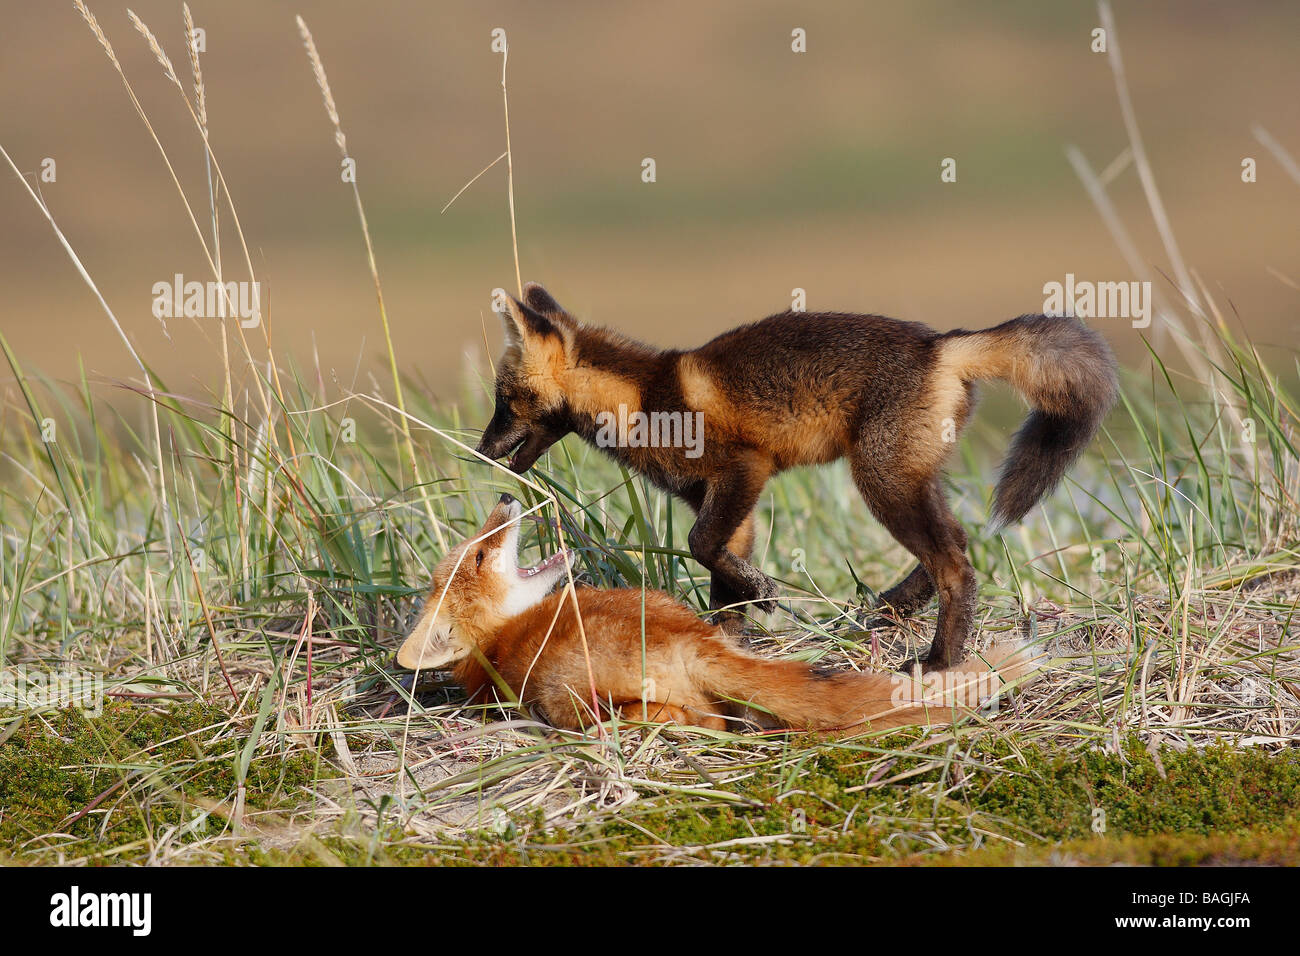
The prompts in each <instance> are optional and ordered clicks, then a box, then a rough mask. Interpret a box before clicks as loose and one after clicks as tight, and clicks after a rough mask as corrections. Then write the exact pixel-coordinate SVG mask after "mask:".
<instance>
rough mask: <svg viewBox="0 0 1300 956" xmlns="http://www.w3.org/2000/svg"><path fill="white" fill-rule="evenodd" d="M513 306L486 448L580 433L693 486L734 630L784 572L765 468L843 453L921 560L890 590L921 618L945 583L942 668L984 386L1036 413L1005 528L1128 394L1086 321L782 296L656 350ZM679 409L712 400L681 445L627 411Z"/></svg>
mask: <svg viewBox="0 0 1300 956" xmlns="http://www.w3.org/2000/svg"><path fill="white" fill-rule="evenodd" d="M502 317H503V319H504V322H505V331H506V353H505V358H504V359H503V360H502V362H501V365H500V367H499V369H498V372H497V379H496V410H495V413H494V414H493V416H492V420H491V421H490V422H489V423H488V427H487V429H486V430H485V431H484V432H483V437H482V440H481V441H480V442H479V448H478V450H479V452H480V453H482V454H483V455H486V456H487V457H489V458H500V457H502V456H504V455H506V454H507V453H509V452H510V451H512V450H514V455H513V457H512V458H511V459H510V468H511V469H512V470H513V471H515V472H520V473H522V472H524V471H526V470H527V469H528V468H530V467H531V466H532V465H533V463H534V462H536V461H537V459H538V458H539V457H540V456H541V455H542V453H543V452H545V451H546V449H547V448H549V447H550V446H551V445H553V444H554V443H555V442H557V441H559V440H560V439H561V438H563V437H564V436H565V435H567V434H568V433H570V432H576V433H577V434H579V435H581V436H582V437H583V438H584V439H586V440H587V441H589V442H592V443H593V444H596V445H598V446H600V447H603V448H605V450H606V451H608V452H609V453H610V454H612V455H613V456H614V457H615V458H617V459H618V460H619V461H620V462H622V463H623V464H624V465H626V466H627V467H629V468H631V469H633V470H635V471H638V472H640V473H641V474H643V475H645V476H646V477H648V478H649V479H650V480H651V481H653V482H654V483H655V484H657V485H659V486H660V487H662V488H664V489H665V490H667V491H669V492H671V493H672V494H675V495H677V496H678V497H680V498H682V499H683V500H684V501H685V502H686V503H687V504H688V505H690V507H691V508H692V509H694V511H695V512H696V521H695V525H694V527H692V528H691V532H690V536H689V539H688V540H689V543H690V549H691V554H692V555H694V557H695V559H696V560H697V561H699V562H700V564H702V565H704V567H706V568H708V569H709V572H710V575H711V581H710V597H709V606H710V608H711V609H713V610H715V611H718V612H721V613H720V614H719V615H717V616H716V617H715V620H721V621H722V622H723V623H724V624H725V625H726V626H728V627H731V628H734V626H735V624H736V623H737V617H736V615H735V614H734V612H733V613H731V614H727V613H726V612H727V610H728V609H731V608H734V607H736V606H738V605H740V604H744V603H751V604H754V605H756V606H757V607H758V608H759V609H760V610H764V611H770V610H774V609H775V606H776V602H775V598H776V596H777V586H776V582H775V581H773V580H772V579H771V578H769V577H768V576H767V575H766V574H764V573H763V572H761V571H759V570H758V569H757V568H755V567H754V566H753V565H752V564H750V563H749V556H750V553H751V551H752V549H753V543H754V525H753V520H754V519H753V512H754V507H755V505H756V504H757V503H758V499H759V495H760V493H761V492H762V490H763V486H764V485H765V484H766V483H767V480H768V479H769V478H771V477H772V476H773V475H775V474H777V473H779V472H781V471H784V470H786V469H787V468H792V467H794V466H796V465H819V464H824V463H827V462H831V461H835V460H836V459H839V458H844V457H847V458H848V459H849V463H850V466H851V469H852V473H853V480H854V482H855V483H856V484H857V486H858V490H859V491H860V492H861V493H862V497H863V498H864V499H865V500H866V503H867V507H868V508H870V509H871V512H872V514H874V515H875V516H876V518H877V520H879V521H880V522H881V523H882V524H884V526H885V527H886V528H887V529H888V530H889V532H890V533H891V534H892V535H893V536H894V537H895V538H896V539H897V540H898V542H899V543H900V544H902V545H903V546H904V547H905V548H907V550H908V551H910V552H911V553H912V554H913V555H914V556H915V557H916V559H917V561H918V562H919V564H918V565H917V566H916V567H915V568H914V569H913V570H912V571H911V573H910V574H908V575H907V576H906V577H905V578H904V579H903V580H902V581H900V582H899V583H898V584H896V585H894V586H893V587H892V588H890V589H889V590H887V591H885V592H884V593H883V594H882V595H881V601H882V604H883V605H887V606H888V607H889V608H891V609H892V610H893V611H894V612H896V613H898V614H903V615H906V614H911V613H913V612H914V611H916V610H918V609H919V608H921V607H923V606H924V605H925V604H926V603H927V602H928V601H929V600H930V598H932V597H933V596H934V595H935V593H936V592H937V593H938V596H939V623H938V628H937V631H936V633H935V637H934V642H933V644H932V645H931V648H930V652H929V655H928V657H927V658H926V660H925V666H926V669H927V670H928V669H931V668H946V667H951V666H952V665H953V664H954V663H956V662H957V661H959V660H961V658H962V655H963V650H964V647H965V644H966V639H967V637H968V636H969V635H970V633H971V629H972V624H973V617H974V613H975V597H976V585H975V572H974V570H973V569H972V568H971V565H970V561H968V560H967V558H966V533H965V531H963V530H962V527H961V525H960V524H958V522H957V520H956V518H954V517H953V515H952V512H951V511H949V509H948V505H947V502H946V501H945V500H944V496H943V490H942V488H941V485H940V468H941V467H942V465H943V462H944V459H945V458H946V457H947V455H948V452H949V451H950V450H951V449H952V448H953V447H954V445H955V443H956V439H957V434H958V432H959V431H960V430H961V428H962V427H963V426H964V425H965V424H966V421H967V419H968V418H969V417H970V414H971V410H972V408H973V406H974V403H975V387H974V386H975V382H977V381H979V380H981V379H1002V380H1005V381H1007V382H1010V383H1011V385H1012V386H1014V387H1015V388H1016V389H1017V390H1018V391H1019V392H1020V393H1021V394H1022V395H1023V396H1024V397H1025V398H1026V400H1027V401H1028V402H1029V404H1030V405H1031V406H1032V409H1033V410H1032V411H1031V412H1030V414H1029V417H1028V418H1027V419H1026V420H1025V423H1024V425H1023V426H1022V427H1021V428H1020V431H1019V432H1018V433H1017V434H1016V436H1015V438H1014V439H1013V441H1012V443H1011V449H1010V451H1009V452H1008V454H1007V457H1006V461H1005V462H1004V464H1003V466H1002V473H1001V477H1000V478H999V480H998V484H997V491H996V495H995V499H994V509H993V522H994V526H995V527H1000V526H1002V525H1005V524H1008V523H1010V522H1013V521H1017V520H1019V519H1020V518H1021V517H1023V516H1024V515H1025V513H1026V512H1028V511H1029V509H1030V508H1032V507H1033V506H1034V504H1035V503H1036V502H1037V501H1038V500H1039V499H1040V498H1042V497H1043V496H1044V495H1045V494H1047V493H1048V492H1049V491H1051V490H1052V488H1053V487H1055V485H1056V483H1057V482H1058V481H1059V480H1060V478H1061V476H1062V475H1063V474H1064V473H1065V470H1066V468H1068V467H1069V465H1070V463H1071V462H1073V461H1074V459H1075V458H1076V457H1077V456H1078V455H1079V453H1080V452H1081V451H1082V450H1083V449H1084V447H1085V446H1086V445H1087V444H1088V442H1089V441H1090V440H1091V439H1092V436H1093V435H1094V433H1095V432H1096V431H1097V428H1098V427H1099V425H1100V424H1101V421H1102V419H1103V418H1104V417H1105V415H1106V412H1107V411H1108V410H1109V409H1110V407H1111V405H1112V404H1113V403H1114V401H1115V397H1116V390H1117V386H1116V377H1115V359H1114V356H1113V355H1112V354H1111V351H1110V348H1109V347H1108V346H1107V345H1106V343H1105V341H1104V340H1103V339H1102V337H1101V336H1100V335H1098V334H1097V333H1096V332H1094V331H1092V330H1090V329H1088V328H1087V327H1086V326H1084V325H1083V324H1082V323H1081V322H1079V321H1078V320H1077V319H1074V318H1052V317H1048V316H1044V315H1023V316H1021V317H1020V318H1018V319H1012V320H1010V321H1009V322H1004V323H1002V324H1001V325H998V326H994V327H993V328H990V329H985V330H982V331H978V332H969V331H965V330H960V329H959V330H956V331H953V332H946V333H940V332H936V331H934V330H933V329H931V328H928V327H927V326H924V325H921V324H920V323H916V322H900V321H896V320H894V319H887V318H882V317H880V316H875V315H849V314H842V313H795V312H785V313H782V314H780V315H774V316H771V317H769V318H766V319H763V320H762V321H761V322H755V323H753V324H750V325H744V326H741V327H740V328H737V329H733V330H732V331H730V332H724V333H723V334H722V335H719V336H718V337H717V338H715V339H713V340H712V341H710V342H708V343H706V344H705V345H702V346H700V347H699V348H697V349H691V350H684V351H683V350H678V349H669V350H660V349H656V348H652V347H651V346H648V345H643V344H641V343H638V342H634V341H632V340H630V339H628V338H625V337H624V336H622V335H620V334H618V333H616V332H613V331H610V330H608V329H602V328H595V327H592V326H588V325H584V324H583V323H581V322H579V321H578V320H576V319H575V318H573V316H571V315H570V314H569V313H568V312H566V311H565V310H564V309H563V308H561V307H560V305H559V304H558V303H557V302H556V301H555V299H553V298H552V297H551V296H550V294H549V293H547V292H546V290H545V289H543V288H542V287H541V286H539V285H536V284H533V283H529V284H528V285H527V286H525V289H524V301H523V302H519V301H517V300H515V299H513V298H512V299H510V300H509V302H508V311H507V312H506V313H503V316H502ZM674 415H676V416H682V417H685V416H692V417H694V416H697V415H702V419H700V420H702V422H703V427H704V432H705V434H704V435H703V436H702V437H703V441H702V442H700V443H698V444H697V445H693V446H690V447H671V446H672V445H673V444H674V443H673V442H669V443H667V444H668V445H669V446H670V447H665V446H664V443H662V442H648V441H644V440H638V436H637V435H636V434H634V432H633V429H632V428H630V427H629V426H628V423H629V422H635V421H636V417H637V416H648V417H650V418H651V419H654V418H656V417H658V418H661V419H663V420H667V421H671V420H672V418H673V416H674ZM664 416H667V418H664ZM611 422H613V423H615V425H614V426H613V427H611ZM611 433H612V434H611ZM642 437H644V436H642ZM676 444H678V445H682V444H683V443H681V442H677V443H676Z"/></svg>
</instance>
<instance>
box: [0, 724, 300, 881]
mask: <svg viewBox="0 0 1300 956" xmlns="http://www.w3.org/2000/svg"><path fill="white" fill-rule="evenodd" d="M226 719H227V718H226V715H225V714H223V713H221V712H220V711H218V710H217V709H215V708H212V707H210V706H206V705H202V704H195V703H183V704H176V705H173V706H168V707H164V708H156V707H145V706H140V705H136V704H129V703H121V702H113V703H109V704H106V705H105V707H104V709H103V712H102V713H101V714H100V715H98V716H95V717H87V716H85V715H84V714H83V713H81V712H80V711H77V710H73V709H68V710H63V711H58V712H55V713H49V714H43V715H41V716H39V717H37V716H32V715H27V716H24V717H22V718H21V720H22V723H21V725H20V726H18V727H17V728H16V729H15V730H14V731H13V732H12V734H11V735H10V736H9V738H8V740H6V741H5V742H4V744H3V745H0V808H3V809H0V846H3V847H5V848H7V851H8V852H9V853H11V854H13V856H14V857H16V858H22V857H25V856H26V857H33V858H36V859H41V860H45V861H49V860H50V859H51V856H50V850H51V849H52V848H57V849H58V850H59V851H60V852H61V853H63V854H64V855H66V856H76V857H79V856H86V857H88V858H90V859H91V860H92V861H108V860H110V859H115V855H114V854H113V853H112V851H113V850H114V849H115V848H121V847H123V846H126V845H127V844H131V843H133V842H136V841H144V842H145V845H146V847H147V838H148V839H156V838H157V837H158V836H160V835H161V834H162V833H163V832H164V831H165V830H168V829H170V828H174V827H181V828H182V830H181V833H182V836H183V838H184V839H199V838H202V837H206V836H212V835H215V834H216V833H218V832H220V831H221V830H222V829H223V827H224V821H223V819H222V818H221V817H220V816H219V815H217V814H216V813H208V812H205V810H207V809H211V808H213V807H218V806H220V805H221V804H223V803H226V802H227V801H228V800H229V799H230V798H231V796H232V795H233V794H234V792H235V790H236V786H237V785H236V775H235V767H234V752H235V750H236V743H237V742H238V741H232V740H230V739H226V740H219V741H214V740H213V738H214V737H215V736H216V734H215V732H214V731H211V730H208V729H207V728H211V727H213V725H216V724H219V723H223V722H225V720H226ZM312 773H313V759H312V758H311V756H310V755H307V754H290V755H284V754H268V753H262V754H259V755H258V756H257V757H255V759H254V760H253V761H252V763H251V764H250V766H249V770H248V775H247V778H246V780H245V800H246V804H247V805H250V806H254V807H260V808H273V807H277V806H287V805H290V798H291V797H296V796H297V795H298V792H299V791H300V789H301V787H302V786H303V785H304V784H305V783H307V782H309V781H310V780H311V778H312ZM41 851H44V852H41Z"/></svg>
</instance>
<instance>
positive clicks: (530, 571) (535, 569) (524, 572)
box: [518, 548, 569, 578]
mask: <svg viewBox="0 0 1300 956" xmlns="http://www.w3.org/2000/svg"><path fill="white" fill-rule="evenodd" d="M568 558H569V552H568V551H567V550H565V549H563V548H561V549H560V550H559V551H557V552H555V554H553V555H551V556H550V557H549V558H547V559H545V560H544V561H542V562H541V563H540V564H535V565H533V566H532V567H531V568H519V569H518V572H519V576H520V577H521V578H531V577H532V576H533V575H534V574H541V573H542V572H543V571H549V570H550V569H551V568H553V567H555V566H556V565H557V564H560V563H561V562H564V561H567V560H568Z"/></svg>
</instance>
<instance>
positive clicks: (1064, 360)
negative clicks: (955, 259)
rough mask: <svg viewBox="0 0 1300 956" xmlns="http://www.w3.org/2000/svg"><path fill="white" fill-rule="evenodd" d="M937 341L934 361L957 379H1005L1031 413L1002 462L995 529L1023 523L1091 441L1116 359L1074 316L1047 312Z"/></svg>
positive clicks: (1113, 383) (1108, 396) (1112, 383)
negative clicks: (937, 348) (1018, 522)
mask: <svg viewBox="0 0 1300 956" xmlns="http://www.w3.org/2000/svg"><path fill="white" fill-rule="evenodd" d="M940 341H941V345H940V348H941V350H942V351H941V352H940V362H941V363H942V364H943V365H944V366H945V367H946V368H947V369H949V370H951V371H952V372H953V373H955V374H956V375H957V376H958V377H960V378H961V379H962V380H964V381H968V382H969V381H974V380H976V379H988V378H997V379H1003V380H1005V381H1007V382H1010V383H1011V385H1012V386H1014V387H1015V388H1016V389H1017V390H1018V391H1019V392H1020V393H1021V394H1022V395H1024V397H1025V399H1026V400H1027V401H1028V402H1029V404H1030V405H1032V406H1033V409H1034V410H1033V411H1032V412H1030V414H1029V417H1028V418H1026V419H1025V422H1024V424H1023V425H1021V426H1020V430H1019V431H1018V432H1016V437H1015V438H1014V439H1013V440H1012V442H1011V449H1010V450H1009V451H1008V452H1007V457H1006V460H1005V461H1004V462H1003V463H1002V474H1001V476H1000V477H999V478H998V485H997V490H996V492H995V494H994V502H993V515H992V528H993V530H996V529H998V528H1001V527H1003V526H1005V525H1008V524H1010V523H1012V522H1014V521H1019V520H1020V519H1021V518H1023V517H1024V516H1025V514H1026V513H1027V512H1028V511H1029V509H1030V508H1032V507H1033V506H1034V505H1035V504H1037V502H1038V500H1039V499H1040V498H1042V497H1043V496H1044V495H1046V494H1047V493H1048V492H1050V491H1051V490H1052V489H1053V488H1054V487H1056V483H1057V482H1058V481H1060V480H1061V476H1062V475H1064V474H1065V470H1066V469H1067V468H1068V467H1069V466H1070V463H1071V462H1073V461H1074V459H1075V458H1076V457H1078V455H1079V453H1080V452H1081V451H1083V449H1084V447H1086V446H1087V444H1088V442H1090V441H1091V440H1092V436H1093V435H1094V434H1096V431H1097V428H1098V427H1099V426H1100V425H1101V421H1102V419H1103V418H1105V417H1106V413H1107V412H1108V411H1110V407H1111V406H1112V405H1113V404H1114V403H1115V398H1116V396H1117V394H1118V383H1117V380H1116V376H1115V356H1114V355H1112V354H1111V351H1110V346H1108V345H1107V344H1106V340H1105V339H1103V338H1102V337H1101V336H1100V335H1099V334H1097V333H1096V332H1094V331H1093V330H1092V329H1090V328H1088V327H1087V326H1086V325H1084V324H1083V323H1082V322H1080V321H1079V320H1078V319H1075V318H1061V317H1055V318H1054V317H1051V316H1046V315H1022V316H1020V318H1018V319H1012V320H1011V321H1009V322H1003V323H1002V324H1001V325H997V326H994V327H993V328H991V329H985V330H983V331H980V332H967V331H965V330H959V331H956V332H950V333H948V334H947V335H945V336H943V337H942V339H941V340H940Z"/></svg>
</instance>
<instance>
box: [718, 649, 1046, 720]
mask: <svg viewBox="0 0 1300 956" xmlns="http://www.w3.org/2000/svg"><path fill="white" fill-rule="evenodd" d="M1044 661H1045V656H1044V655H1043V653H1042V652H1041V651H1038V650H1036V649H1035V648H1033V647H1032V646H1031V645H1029V644H1028V643H1026V642H1023V641H1004V642H1002V643H1000V644H991V645H990V646H989V647H987V648H986V649H985V650H984V651H981V652H979V653H978V654H975V655H972V656H971V657H970V658H969V659H967V660H966V661H964V662H963V663H962V664H959V665H958V666H956V667H953V668H951V669H949V670H945V671H932V672H931V673H929V674H926V675H924V677H920V678H918V677H915V676H907V675H905V674H900V673H861V672H858V671H835V672H830V673H827V672H824V671H818V670H816V669H815V668H813V667H811V666H810V665H808V664H805V663H802V662H799V661H782V660H768V659H766V658H761V657H757V656H755V655H753V654H750V653H748V652H746V651H740V650H734V649H731V648H719V647H710V648H709V649H707V650H705V651H703V652H701V653H700V654H699V655H698V656H697V659H696V661H695V668H694V670H695V674H696V677H697V679H698V680H699V681H700V682H701V684H703V685H704V686H705V687H707V688H708V689H709V691H710V692H711V693H714V694H717V695H718V696H719V697H722V698H724V699H726V700H729V701H731V702H732V703H734V704H740V705H743V706H748V707H749V708H751V710H757V711H759V712H760V714H761V716H758V717H757V718H756V719H758V722H760V723H764V724H766V725H768V726H775V727H786V728H792V729H795V730H806V731H819V732H822V733H827V732H829V733H837V732H838V733H861V732H862V731H866V730H885V729H888V728H892V727H906V726H909V725H914V724H928V723H931V722H936V721H938V722H945V721H948V720H951V719H952V718H953V716H954V715H955V714H969V713H971V712H973V711H975V710H977V709H979V708H982V707H985V706H987V705H988V703H989V702H990V701H991V700H993V699H995V698H997V696H998V695H999V694H1000V693H1001V691H1002V688H1003V687H1004V685H1006V684H1007V683H1009V682H1011V681H1016V680H1020V679H1022V678H1028V677H1030V675H1032V674H1034V673H1035V672H1036V671H1037V670H1039V669H1040V668H1041V667H1042V665H1043V662H1044Z"/></svg>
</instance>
